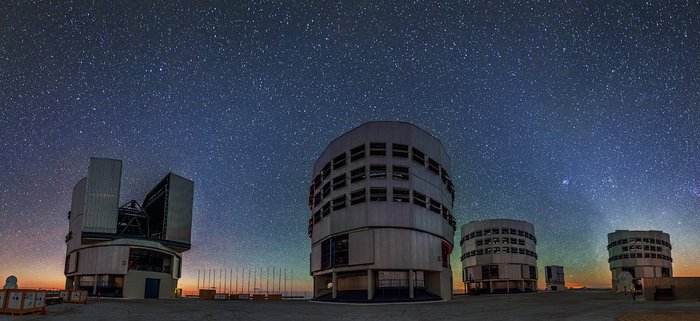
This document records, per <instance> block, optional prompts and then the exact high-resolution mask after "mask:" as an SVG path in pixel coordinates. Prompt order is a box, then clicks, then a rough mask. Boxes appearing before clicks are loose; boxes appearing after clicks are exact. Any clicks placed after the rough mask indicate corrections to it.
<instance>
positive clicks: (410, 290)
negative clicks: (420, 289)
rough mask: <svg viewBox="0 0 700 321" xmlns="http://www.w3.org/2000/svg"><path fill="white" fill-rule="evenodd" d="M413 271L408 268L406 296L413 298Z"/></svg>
mask: <svg viewBox="0 0 700 321" xmlns="http://www.w3.org/2000/svg"><path fill="white" fill-rule="evenodd" d="M414 273H415V272H413V270H408V297H409V298H411V299H413V298H414V297H415V292H414V291H415V290H414V289H413V287H414V286H415V284H414V283H415V280H414V279H415V278H414V276H413V274H414Z"/></svg>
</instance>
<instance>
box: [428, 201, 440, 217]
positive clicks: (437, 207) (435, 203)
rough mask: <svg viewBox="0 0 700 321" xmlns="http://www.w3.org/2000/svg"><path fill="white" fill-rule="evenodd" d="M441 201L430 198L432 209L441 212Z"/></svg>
mask: <svg viewBox="0 0 700 321" xmlns="http://www.w3.org/2000/svg"><path fill="white" fill-rule="evenodd" d="M440 206H441V205H440V202H438V201H436V200H434V199H430V210H431V211H433V212H435V213H438V214H439V213H440Z"/></svg>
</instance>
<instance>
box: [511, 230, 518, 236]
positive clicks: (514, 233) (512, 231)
mask: <svg viewBox="0 0 700 321" xmlns="http://www.w3.org/2000/svg"><path fill="white" fill-rule="evenodd" d="M510 234H513V235H517V234H518V231H516V230H515V229H510Z"/></svg>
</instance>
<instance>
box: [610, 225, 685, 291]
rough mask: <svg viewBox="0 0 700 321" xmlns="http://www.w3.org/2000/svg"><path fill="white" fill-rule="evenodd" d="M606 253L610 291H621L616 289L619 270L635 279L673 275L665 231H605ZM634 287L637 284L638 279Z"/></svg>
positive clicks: (669, 244)
mask: <svg viewBox="0 0 700 321" xmlns="http://www.w3.org/2000/svg"><path fill="white" fill-rule="evenodd" d="M608 254H609V256H608V263H610V272H612V287H613V291H618V290H620V291H622V290H624V289H622V288H620V289H618V284H619V282H618V276H619V275H620V273H622V272H629V273H630V274H631V275H632V278H634V279H635V280H638V279H641V278H644V277H672V276H673V267H672V263H673V259H672V258H671V236H669V235H668V233H664V232H662V231H628V230H616V231H615V232H613V233H608ZM636 286H637V287H639V286H640V284H639V282H637V284H636ZM627 290H628V291H629V290H630V289H627Z"/></svg>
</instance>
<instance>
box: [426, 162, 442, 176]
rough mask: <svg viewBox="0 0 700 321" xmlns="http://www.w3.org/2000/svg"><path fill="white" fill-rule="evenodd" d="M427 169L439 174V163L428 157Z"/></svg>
mask: <svg viewBox="0 0 700 321" xmlns="http://www.w3.org/2000/svg"><path fill="white" fill-rule="evenodd" d="M428 169H430V171H431V172H433V173H435V174H438V175H440V163H438V162H437V161H436V160H434V159H432V158H428Z"/></svg>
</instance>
